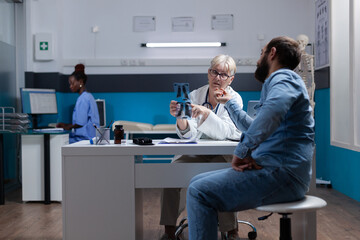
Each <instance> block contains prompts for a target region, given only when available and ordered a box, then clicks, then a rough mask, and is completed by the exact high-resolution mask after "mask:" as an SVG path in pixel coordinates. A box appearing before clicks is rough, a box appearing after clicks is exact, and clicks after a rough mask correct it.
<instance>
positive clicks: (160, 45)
mask: <svg viewBox="0 0 360 240" xmlns="http://www.w3.org/2000/svg"><path fill="white" fill-rule="evenodd" d="M223 46H226V43H224V42H182V43H180V42H179V43H142V44H141V47H148V48H169V47H175V48H176V47H180V48H181V47H223Z"/></svg>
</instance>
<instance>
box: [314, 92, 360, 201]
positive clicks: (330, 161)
mask: <svg viewBox="0 0 360 240" xmlns="http://www.w3.org/2000/svg"><path fill="white" fill-rule="evenodd" d="M315 104H316V106H315V120H316V126H315V140H316V176H317V178H323V179H324V180H330V181H331V184H332V186H333V188H334V189H336V190H338V191H340V192H342V193H344V194H346V195H347V196H349V197H351V198H353V199H356V200H357V201H360V184H359V183H360V174H359V173H358V172H359V170H360V152H355V151H351V150H347V149H344V148H339V147H334V146H331V145H330V89H320V90H316V93H315Z"/></svg>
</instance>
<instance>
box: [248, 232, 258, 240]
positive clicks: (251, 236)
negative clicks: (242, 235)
mask: <svg viewBox="0 0 360 240" xmlns="http://www.w3.org/2000/svg"><path fill="white" fill-rule="evenodd" d="M256 237H257V232H254V231H252V232H249V233H248V238H249V239H250V240H252V239H256Z"/></svg>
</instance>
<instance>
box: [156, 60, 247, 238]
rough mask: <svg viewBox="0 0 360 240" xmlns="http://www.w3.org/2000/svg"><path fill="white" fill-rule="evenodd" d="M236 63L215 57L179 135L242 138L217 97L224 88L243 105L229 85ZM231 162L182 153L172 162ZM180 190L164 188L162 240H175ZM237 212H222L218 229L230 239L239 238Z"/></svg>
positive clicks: (178, 123)
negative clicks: (204, 83) (216, 94)
mask: <svg viewBox="0 0 360 240" xmlns="http://www.w3.org/2000/svg"><path fill="white" fill-rule="evenodd" d="M235 72H236V64H235V61H234V60H233V58H232V57H230V56H227V55H219V56H216V57H215V58H213V59H212V61H211V65H210V68H209V69H208V84H207V85H205V86H203V87H200V88H198V89H196V90H194V91H192V92H191V93H190V94H189V95H190V101H191V109H192V116H191V119H180V118H178V119H177V120H176V129H177V134H178V135H179V137H180V138H189V139H190V138H193V137H195V136H201V138H208V139H214V140H225V139H240V135H241V132H239V130H237V128H236V127H235V125H234V124H233V122H232V120H231V119H230V117H229V115H228V113H227V111H226V109H225V108H224V105H223V104H220V103H218V102H217V100H216V99H215V95H214V92H215V91H216V90H217V89H220V88H222V89H225V90H226V92H227V93H230V94H231V95H232V97H233V98H234V99H236V101H237V103H238V104H239V105H240V106H241V107H242V105H243V103H242V99H241V97H240V95H239V94H238V93H237V92H235V91H234V90H233V89H232V88H231V87H230V84H231V83H232V81H233V80H234V75H235ZM177 111H178V107H177V102H176V101H171V102H170V114H171V115H172V116H174V117H176V116H177ZM229 161H230V162H231V156H230V157H229V156H221V155H202V156H199V155H197V156H190V155H183V156H177V157H175V160H174V161H173V163H179V162H182V163H183V162H229ZM180 190H181V189H174V188H167V189H164V190H163V194H162V206H161V218H160V224H161V225H164V226H165V234H164V235H163V236H162V237H161V240H167V239H175V231H176V227H175V226H176V221H177V218H178V216H179V214H180V213H181V210H183V208H184V206H180V203H181V204H183V203H184V201H182V202H180ZM236 220H237V219H236V214H235V213H220V214H219V230H220V231H221V232H223V233H226V234H227V236H228V239H236V237H237V236H238V234H237V221H236Z"/></svg>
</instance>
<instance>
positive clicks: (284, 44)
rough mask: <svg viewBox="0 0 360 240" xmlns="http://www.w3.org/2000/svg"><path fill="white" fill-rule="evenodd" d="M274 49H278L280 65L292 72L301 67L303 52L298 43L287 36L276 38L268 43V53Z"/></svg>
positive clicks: (277, 54)
mask: <svg viewBox="0 0 360 240" xmlns="http://www.w3.org/2000/svg"><path fill="white" fill-rule="evenodd" d="M273 47H274V48H275V49H276V56H277V58H278V61H279V64H280V65H282V66H283V67H285V68H289V69H290V70H294V69H295V68H296V67H297V66H298V65H299V63H300V60H301V51H300V48H299V43H298V42H297V41H295V40H294V39H292V38H289V37H286V36H282V37H276V38H273V39H272V40H271V41H270V42H269V43H268V45H267V48H266V52H267V53H268V52H270V50H271V48H273Z"/></svg>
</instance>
